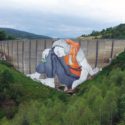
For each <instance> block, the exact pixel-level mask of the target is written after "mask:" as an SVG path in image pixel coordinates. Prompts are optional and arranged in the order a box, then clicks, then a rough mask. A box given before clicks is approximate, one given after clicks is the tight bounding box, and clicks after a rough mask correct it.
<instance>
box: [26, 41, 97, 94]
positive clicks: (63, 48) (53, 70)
mask: <svg viewBox="0 0 125 125" xmlns="http://www.w3.org/2000/svg"><path fill="white" fill-rule="evenodd" d="M98 72H99V68H97V67H96V68H94V69H92V67H91V66H90V65H89V63H88V62H87V59H86V57H85V55H84V52H83V51H82V49H81V48H80V44H79V43H77V42H75V41H73V40H71V39H67V40H63V39H60V40H57V41H55V42H54V43H53V45H52V47H51V48H47V49H45V50H44V51H43V53H42V59H41V62H40V63H39V65H37V66H36V72H35V73H33V74H28V75H27V76H29V77H31V78H32V79H34V80H38V81H40V82H41V83H42V84H44V85H47V86H50V87H53V88H57V89H58V88H59V87H60V86H62V85H63V86H65V89H64V91H66V92H72V91H73V90H74V89H75V88H76V87H77V86H78V85H80V84H81V83H83V82H84V81H85V80H87V78H88V76H89V75H90V76H93V75H95V74H97V73H98ZM42 74H44V75H46V78H44V79H43V78H40V76H41V75H42ZM56 79H58V83H57V82H56V81H57V80H56Z"/></svg>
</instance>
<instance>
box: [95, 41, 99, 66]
mask: <svg viewBox="0 0 125 125" xmlns="http://www.w3.org/2000/svg"><path fill="white" fill-rule="evenodd" d="M98 49H99V41H98V40H97V41H96V60H95V67H97V65H98Z"/></svg>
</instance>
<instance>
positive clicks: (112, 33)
mask: <svg viewBox="0 0 125 125" xmlns="http://www.w3.org/2000/svg"><path fill="white" fill-rule="evenodd" d="M81 37H93V38H104V39H105V38H106V39H125V24H120V25H118V26H115V27H110V28H107V29H103V30H102V31H93V32H92V33H91V34H89V35H82V36H81Z"/></svg>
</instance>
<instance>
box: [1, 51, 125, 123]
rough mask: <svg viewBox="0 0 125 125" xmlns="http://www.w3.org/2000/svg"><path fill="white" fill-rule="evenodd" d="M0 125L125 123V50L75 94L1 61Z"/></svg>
mask: <svg viewBox="0 0 125 125" xmlns="http://www.w3.org/2000/svg"><path fill="white" fill-rule="evenodd" d="M0 125H125V52H123V53H121V54H120V55H119V56H118V57H117V58H116V59H115V60H113V61H112V63H111V65H110V66H108V67H106V68H104V69H103V70H102V71H101V72H100V73H99V74H98V75H97V76H96V77H94V78H93V79H91V80H88V81H86V82H85V83H84V84H82V85H80V86H79V87H78V91H77V93H76V94H75V95H72V96H71V95H67V94H65V93H61V92H57V91H56V90H54V89H51V88H49V87H45V86H43V85H42V84H40V83H38V82H34V81H32V80H31V79H30V78H27V77H25V76H24V75H23V74H22V73H20V72H18V71H16V70H15V69H14V68H13V67H12V66H11V65H10V64H8V63H5V62H1V63H0Z"/></svg>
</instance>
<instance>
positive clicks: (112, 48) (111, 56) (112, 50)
mask: <svg viewBox="0 0 125 125" xmlns="http://www.w3.org/2000/svg"><path fill="white" fill-rule="evenodd" d="M113 53H114V40H112V46H111V55H110V59H111V60H112V58H113Z"/></svg>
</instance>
